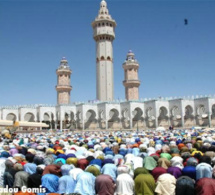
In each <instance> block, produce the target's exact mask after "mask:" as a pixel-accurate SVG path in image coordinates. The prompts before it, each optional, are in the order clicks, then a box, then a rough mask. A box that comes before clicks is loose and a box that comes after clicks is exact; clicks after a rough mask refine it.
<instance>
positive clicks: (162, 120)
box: [158, 106, 169, 128]
mask: <svg viewBox="0 0 215 195" xmlns="http://www.w3.org/2000/svg"><path fill="white" fill-rule="evenodd" d="M168 119H169V117H168V110H167V108H166V107H164V106H162V107H160V109H159V116H158V126H162V127H166V128H168V127H169V122H168Z"/></svg>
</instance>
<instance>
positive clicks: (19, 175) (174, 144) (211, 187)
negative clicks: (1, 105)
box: [0, 130, 215, 195]
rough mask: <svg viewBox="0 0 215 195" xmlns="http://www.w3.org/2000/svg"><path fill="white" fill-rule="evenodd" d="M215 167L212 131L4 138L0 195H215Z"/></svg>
mask: <svg viewBox="0 0 215 195" xmlns="http://www.w3.org/2000/svg"><path fill="white" fill-rule="evenodd" d="M214 165H215V134H214V133H213V132H210V131H208V132H204V131H196V130H173V131H164V132H153V131H134V132H126V131H118V132H108V131H104V132H102V131H100V132H86V133H64V132H54V133H46V134H45V133H35V134H17V135H13V136H12V137H11V136H10V138H8V137H5V136H4V135H2V136H1V138H0V177H1V178H0V192H1V190H3V189H5V188H7V189H16V190H17V191H14V192H15V193H10V192H9V191H8V193H3V192H2V193H0V194H1V195H3V194H4V195H10V194H14V195H22V194H26V195H28V194H29V195H34V194H38V195H46V194H49V195H57V194H68V195H72V194H79V195H144V194H145V195H153V194H157V195H174V194H176V195H194V194H197V195H215V168H214ZM23 186H25V187H26V188H27V189H39V188H42V189H45V191H42V192H39V193H35V192H34V191H27V192H26V191H25V192H23V191H22V188H23Z"/></svg>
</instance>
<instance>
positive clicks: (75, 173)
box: [69, 168, 83, 181]
mask: <svg viewBox="0 0 215 195" xmlns="http://www.w3.org/2000/svg"><path fill="white" fill-rule="evenodd" d="M82 172H83V170H82V169H80V168H74V169H71V170H70V171H69V175H70V176H71V177H72V178H73V179H74V180H75V181H76V180H77V176H78V175H79V174H80V173H82Z"/></svg>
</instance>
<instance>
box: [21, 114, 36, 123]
mask: <svg viewBox="0 0 215 195" xmlns="http://www.w3.org/2000/svg"><path fill="white" fill-rule="evenodd" d="M24 121H27V122H35V116H34V114H33V113H31V112H28V113H26V114H25V116H24Z"/></svg>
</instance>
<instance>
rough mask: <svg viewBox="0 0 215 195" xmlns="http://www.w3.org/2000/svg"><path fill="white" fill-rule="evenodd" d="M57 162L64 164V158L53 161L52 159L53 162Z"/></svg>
mask: <svg viewBox="0 0 215 195" xmlns="http://www.w3.org/2000/svg"><path fill="white" fill-rule="evenodd" d="M59 162H61V163H62V164H63V165H65V164H66V160H65V159H64V158H57V159H56V160H55V161H54V164H58V163H59Z"/></svg>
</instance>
